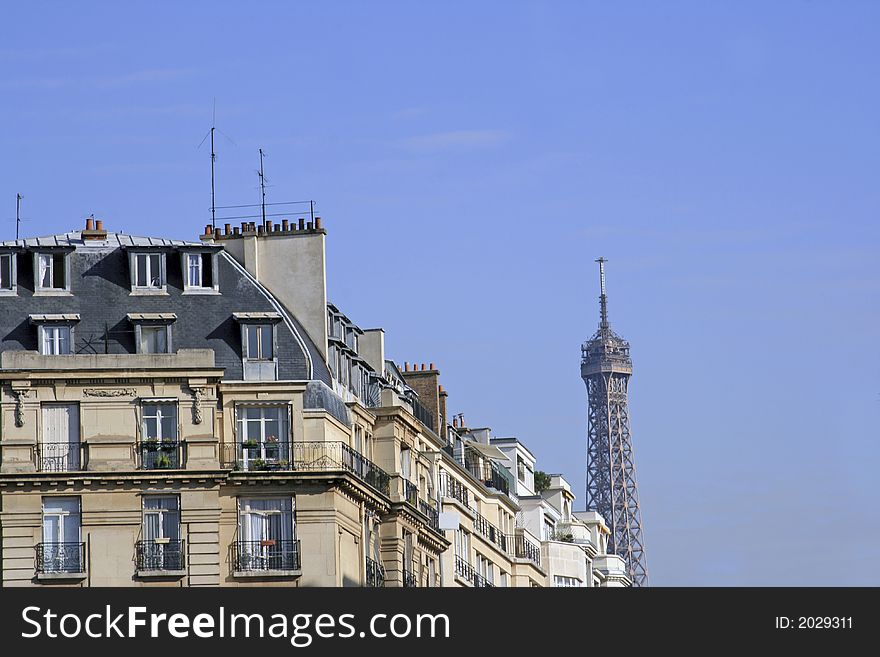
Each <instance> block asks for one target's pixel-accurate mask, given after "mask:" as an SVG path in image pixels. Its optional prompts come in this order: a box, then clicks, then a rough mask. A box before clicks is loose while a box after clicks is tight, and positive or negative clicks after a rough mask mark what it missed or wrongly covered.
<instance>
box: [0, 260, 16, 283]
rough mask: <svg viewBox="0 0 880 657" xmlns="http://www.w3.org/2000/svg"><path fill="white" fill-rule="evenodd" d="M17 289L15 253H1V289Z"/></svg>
mask: <svg viewBox="0 0 880 657" xmlns="http://www.w3.org/2000/svg"><path fill="white" fill-rule="evenodd" d="M14 290H15V254H14V253H0V291H14Z"/></svg>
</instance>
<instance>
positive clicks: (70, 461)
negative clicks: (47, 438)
mask: <svg viewBox="0 0 880 657" xmlns="http://www.w3.org/2000/svg"><path fill="white" fill-rule="evenodd" d="M36 457H37V458H36V461H37V471H38V472H77V471H78V470H82V469H83V444H82V443H78V442H77V443H40V444H38V445H37V450H36Z"/></svg>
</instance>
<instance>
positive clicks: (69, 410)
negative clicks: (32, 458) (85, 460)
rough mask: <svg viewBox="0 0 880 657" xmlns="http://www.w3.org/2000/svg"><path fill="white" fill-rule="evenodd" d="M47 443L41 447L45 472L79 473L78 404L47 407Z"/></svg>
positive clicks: (45, 412) (44, 413)
mask: <svg viewBox="0 0 880 657" xmlns="http://www.w3.org/2000/svg"><path fill="white" fill-rule="evenodd" d="M42 411H43V413H42V421H43V442H42V444H41V445H40V450H39V454H40V470H41V471H42V472H70V471H75V470H79V469H80V467H81V462H80V433H79V405H78V404H44V405H43V408H42Z"/></svg>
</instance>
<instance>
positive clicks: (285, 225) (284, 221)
mask: <svg viewBox="0 0 880 657" xmlns="http://www.w3.org/2000/svg"><path fill="white" fill-rule="evenodd" d="M281 230H283V231H284V232H285V233H286V232H287V231H289V230H290V221H288V220H287V219H282V220H281Z"/></svg>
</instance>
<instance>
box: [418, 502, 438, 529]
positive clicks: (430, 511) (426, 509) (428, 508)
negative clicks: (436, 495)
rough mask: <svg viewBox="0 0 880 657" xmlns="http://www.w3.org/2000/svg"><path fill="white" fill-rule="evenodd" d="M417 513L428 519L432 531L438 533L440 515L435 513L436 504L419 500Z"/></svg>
mask: <svg viewBox="0 0 880 657" xmlns="http://www.w3.org/2000/svg"><path fill="white" fill-rule="evenodd" d="M419 511H421V512H422V513H423V514H424V515H426V516H427V517H428V524H429V525H430V526H431V528H432V529H433V530H434V531H437V532H439V531H440V513H439V511H437V503H436V502H434V501H433V500H432V501H430V502H426V501H425V500H419Z"/></svg>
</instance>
